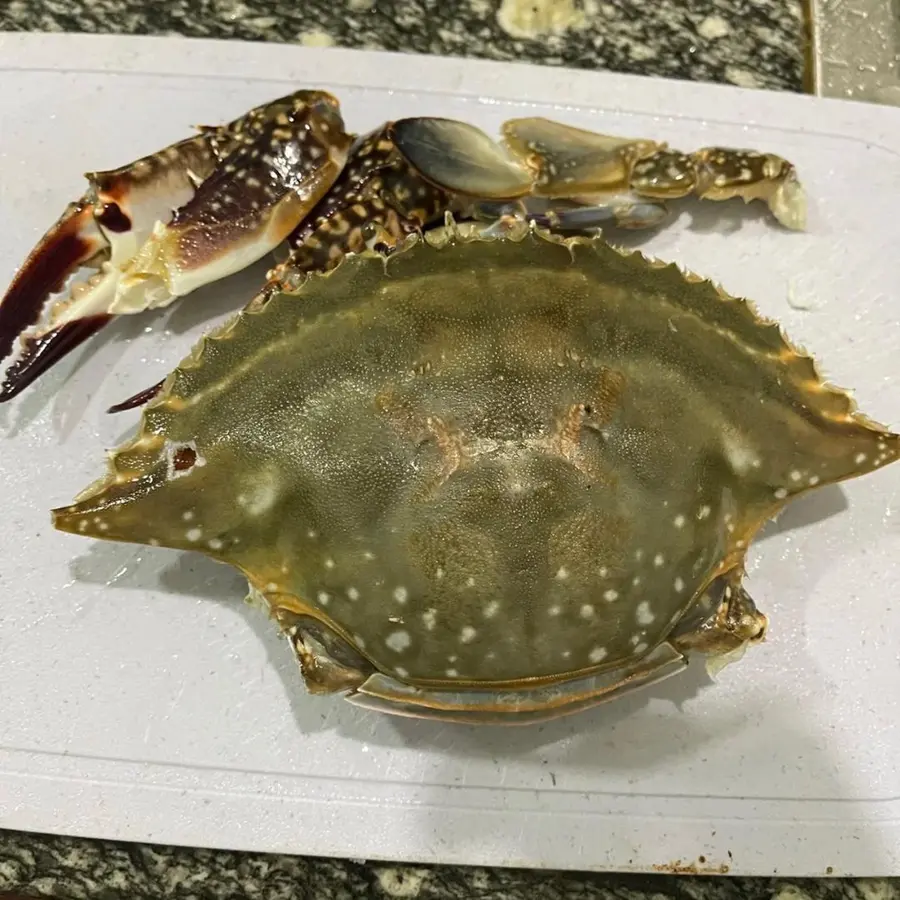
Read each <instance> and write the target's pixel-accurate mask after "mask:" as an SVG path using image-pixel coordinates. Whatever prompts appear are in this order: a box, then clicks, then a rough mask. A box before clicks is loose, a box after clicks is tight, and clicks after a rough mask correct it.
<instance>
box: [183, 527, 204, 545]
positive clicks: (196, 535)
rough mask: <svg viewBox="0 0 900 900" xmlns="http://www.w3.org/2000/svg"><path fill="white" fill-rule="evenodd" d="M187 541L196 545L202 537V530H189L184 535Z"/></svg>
mask: <svg viewBox="0 0 900 900" xmlns="http://www.w3.org/2000/svg"><path fill="white" fill-rule="evenodd" d="M184 536H185V537H186V538H187V539H188V540H189V541H191V542H192V543H196V542H197V541H199V540H200V538H202V537H203V529H202V528H189V529H188V530H187V531H186V532H185V535H184Z"/></svg>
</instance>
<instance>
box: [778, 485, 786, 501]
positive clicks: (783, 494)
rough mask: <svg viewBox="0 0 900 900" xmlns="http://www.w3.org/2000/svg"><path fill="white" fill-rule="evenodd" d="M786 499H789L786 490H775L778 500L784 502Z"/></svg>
mask: <svg viewBox="0 0 900 900" xmlns="http://www.w3.org/2000/svg"><path fill="white" fill-rule="evenodd" d="M785 497H787V491H786V490H785V489H784V488H782V487H780V488H776V489H775V499H776V500H784V498H785Z"/></svg>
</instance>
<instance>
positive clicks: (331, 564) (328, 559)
mask: <svg viewBox="0 0 900 900" xmlns="http://www.w3.org/2000/svg"><path fill="white" fill-rule="evenodd" d="M325 568H326V569H333V568H334V560H333V559H332V558H331V557H330V556H327V557H325Z"/></svg>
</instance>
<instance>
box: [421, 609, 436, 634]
mask: <svg viewBox="0 0 900 900" xmlns="http://www.w3.org/2000/svg"><path fill="white" fill-rule="evenodd" d="M422 624H423V625H424V626H425V627H426V628H427V629H428V630H429V631H434V626H435V625H437V611H436V610H433V609H426V610H425V612H423V613H422Z"/></svg>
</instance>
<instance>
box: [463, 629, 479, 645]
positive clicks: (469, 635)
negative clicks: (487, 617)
mask: <svg viewBox="0 0 900 900" xmlns="http://www.w3.org/2000/svg"><path fill="white" fill-rule="evenodd" d="M476 634H478V632H477V631H476V630H475V629H474V628H473V627H472V626H471V625H463V627H462V630H461V631H460V633H459V639H460V641H462V643H464V644H469V643H471V642H472V641H474V640H475V635H476Z"/></svg>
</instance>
